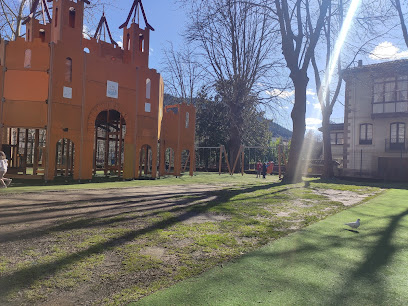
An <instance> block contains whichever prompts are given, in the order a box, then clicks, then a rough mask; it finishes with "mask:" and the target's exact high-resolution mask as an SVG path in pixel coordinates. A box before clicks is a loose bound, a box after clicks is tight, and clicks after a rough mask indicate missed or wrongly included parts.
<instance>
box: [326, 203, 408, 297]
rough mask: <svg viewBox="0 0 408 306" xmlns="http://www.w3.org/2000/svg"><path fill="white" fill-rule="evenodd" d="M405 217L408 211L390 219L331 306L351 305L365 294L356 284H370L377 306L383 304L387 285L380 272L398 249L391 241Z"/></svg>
mask: <svg viewBox="0 0 408 306" xmlns="http://www.w3.org/2000/svg"><path fill="white" fill-rule="evenodd" d="M405 216H408V209H407V210H406V211H404V212H402V213H400V214H398V215H394V216H392V217H390V218H391V221H390V222H389V224H388V226H387V227H386V228H385V230H384V231H383V232H381V233H380V238H379V239H378V241H377V242H376V244H375V245H374V246H373V247H372V248H371V250H370V251H369V252H368V253H367V255H366V258H365V260H364V262H363V263H362V264H361V265H360V267H359V268H358V269H356V270H355V271H352V272H351V273H350V274H349V276H348V277H347V278H346V280H345V282H344V285H343V289H342V290H340V293H339V294H338V295H336V296H335V297H334V299H333V300H332V302H333V304H334V303H336V304H339V305H348V304H352V302H353V301H352V300H353V297H355V296H358V295H361V294H365V292H361V291H358V290H359V288H361V287H362V286H358V283H362V284H370V287H371V288H372V289H371V290H370V291H371V294H372V295H373V300H375V301H376V302H377V305H382V304H384V303H385V295H384V291H385V290H384V288H385V286H386V285H387V284H385V283H384V280H383V278H382V277H383V276H381V275H380V271H381V269H383V268H385V267H386V266H387V264H388V263H389V262H390V261H391V259H392V256H393V255H394V254H395V253H396V252H397V251H398V247H396V246H395V245H392V244H391V241H392V238H393V236H394V234H395V232H396V231H397V228H398V223H399V222H400V221H401V219H402V218H404V217H405ZM356 285H357V286H356Z"/></svg>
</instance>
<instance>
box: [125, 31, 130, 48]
mask: <svg viewBox="0 0 408 306" xmlns="http://www.w3.org/2000/svg"><path fill="white" fill-rule="evenodd" d="M126 49H128V50H130V34H129V33H127V35H126Z"/></svg>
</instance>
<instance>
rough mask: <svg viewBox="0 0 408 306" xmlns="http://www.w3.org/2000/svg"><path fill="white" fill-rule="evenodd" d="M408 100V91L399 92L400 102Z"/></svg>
mask: <svg viewBox="0 0 408 306" xmlns="http://www.w3.org/2000/svg"><path fill="white" fill-rule="evenodd" d="M407 100H408V91H407V90H402V91H399V92H398V101H407Z"/></svg>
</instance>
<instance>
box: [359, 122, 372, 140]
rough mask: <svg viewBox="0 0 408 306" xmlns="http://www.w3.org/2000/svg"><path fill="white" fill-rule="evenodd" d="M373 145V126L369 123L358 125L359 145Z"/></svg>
mask: <svg viewBox="0 0 408 306" xmlns="http://www.w3.org/2000/svg"><path fill="white" fill-rule="evenodd" d="M372 143H373V125H372V124H371V123H363V124H360V144H364V145H370V144H372Z"/></svg>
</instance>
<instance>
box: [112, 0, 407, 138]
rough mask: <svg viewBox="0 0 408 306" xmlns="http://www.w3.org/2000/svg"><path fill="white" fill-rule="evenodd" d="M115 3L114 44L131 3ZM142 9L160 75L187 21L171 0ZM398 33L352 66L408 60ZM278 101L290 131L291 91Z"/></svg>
mask: <svg viewBox="0 0 408 306" xmlns="http://www.w3.org/2000/svg"><path fill="white" fill-rule="evenodd" d="M119 3H120V4H117V5H116V6H118V8H109V10H107V12H106V16H107V18H108V22H109V25H110V27H111V29H114V30H113V31H112V32H113V36H114V39H115V40H118V41H119V40H122V34H121V30H119V29H118V26H119V25H120V24H122V23H123V22H124V21H125V20H126V17H127V14H128V12H129V10H130V7H131V5H132V3H133V0H121V1H120V2H119ZM143 6H144V8H145V12H146V16H147V19H148V22H149V23H150V24H151V25H152V26H153V28H154V29H155V31H154V32H151V38H150V60H149V66H150V67H151V68H154V69H157V70H158V71H159V72H160V71H161V70H162V67H163V64H162V61H163V48H165V46H166V44H168V42H170V41H171V42H172V43H173V44H174V47H175V49H176V50H177V46H181V45H182V44H183V38H182V33H183V31H184V28H185V26H186V24H187V22H188V19H187V17H186V15H185V12H184V10H183V8H180V7H178V5H176V4H174V1H173V0H144V1H143ZM357 14H358V11H357ZM396 22H397V21H396ZM142 24H143V23H142ZM399 34H400V28H397V29H396V31H395V33H393V34H392V35H391V34H390V36H389V37H387V36H384V37H381V38H380V39H378V41H376V42H374V45H373V47H372V50H369V51H370V54H366V55H364V56H363V55H361V56H359V57H358V58H356V59H355V63H357V62H358V60H360V59H361V60H363V63H364V64H374V63H378V62H381V61H389V60H396V59H403V58H408V49H407V47H406V46H405V44H404V42H403V39H402V35H399ZM282 60H283V59H282ZM309 78H310V82H309V86H308V90H307V112H306V125H307V129H311V130H314V131H317V129H318V128H319V127H320V126H321V122H322V121H321V111H320V105H319V102H318V99H317V95H316V87H315V85H314V77H313V74H312V71H310V73H309ZM344 87H345V86H344V83H343V86H342V91H341V95H340V97H339V100H340V102H341V103H336V105H335V107H334V110H333V114H332V116H331V118H332V120H333V121H334V122H336V123H338V122H343V120H344V106H343V105H342V103H343V102H344ZM282 98H283V99H285V102H283V104H282V107H281V109H280V116H276V117H275V118H272V119H274V120H275V121H276V122H277V123H279V124H281V125H282V126H284V127H286V128H288V129H290V130H291V129H292V121H291V119H290V111H291V109H292V105H293V104H292V103H291V101H293V99H294V91H287V92H284V93H283V94H282Z"/></svg>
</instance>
